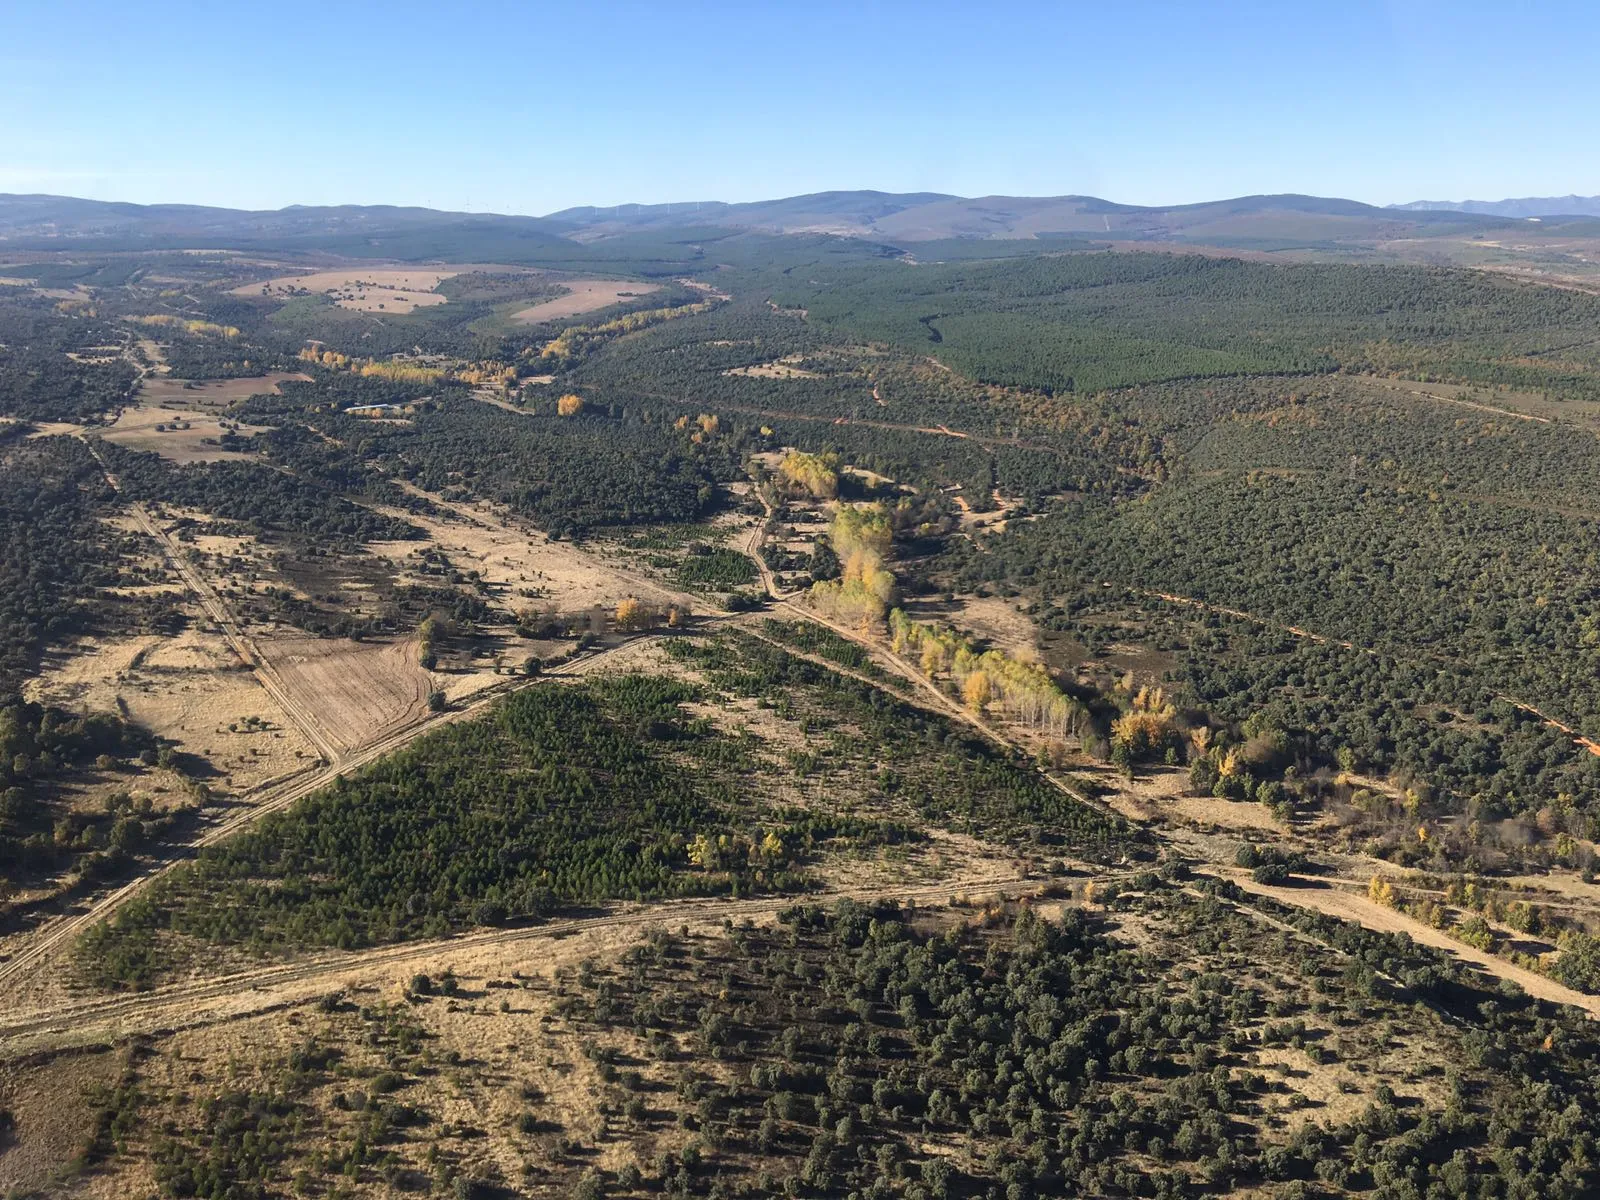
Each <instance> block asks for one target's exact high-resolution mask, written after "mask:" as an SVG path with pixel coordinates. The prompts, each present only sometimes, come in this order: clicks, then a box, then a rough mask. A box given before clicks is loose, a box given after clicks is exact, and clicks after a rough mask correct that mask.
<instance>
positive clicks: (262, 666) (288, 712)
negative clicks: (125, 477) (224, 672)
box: [83, 438, 340, 763]
mask: <svg viewBox="0 0 1600 1200" xmlns="http://www.w3.org/2000/svg"><path fill="white" fill-rule="evenodd" d="M83 442H84V445H85V446H87V447H88V448H89V453H90V454H92V455H94V460H95V462H97V463H99V464H100V470H101V473H102V474H104V475H105V477H106V482H107V483H108V484H110V485H111V487H112V489H113V490H114V491H117V492H120V491H121V490H122V485H121V483H120V482H119V481H118V479H117V477H116V475H114V474H113V473H112V472H111V470H110V468H108V467H107V466H106V461H105V459H104V458H102V457H101V455H100V450H99V447H97V446H96V445H95V444H94V443H93V442H92V441H90V440H89V439H87V438H85V439H83ZM128 510H129V512H131V513H132V514H133V519H134V521H135V522H137V524H138V525H139V527H140V528H141V529H142V530H144V532H145V533H147V534H148V535H149V536H150V537H151V538H152V539H154V540H155V542H156V544H157V545H159V546H160V547H161V550H162V553H163V554H165V555H166V558H167V561H168V562H169V563H170V564H171V565H172V569H173V570H174V571H176V572H177V573H178V577H179V578H180V579H182V580H183V582H184V584H185V585H186V586H187V587H188V589H189V590H190V591H191V592H193V593H194V596H195V599H196V600H198V601H199V602H200V607H201V608H202V609H204V610H205V613H206V615H207V616H208V617H210V618H211V620H212V621H213V622H214V623H215V624H216V626H217V628H218V630H220V631H221V633H222V636H223V638H224V639H225V640H226V641H227V643H228V645H229V646H230V647H231V648H232V650H233V652H234V653H235V654H237V655H238V656H239V661H240V662H242V663H244V664H245V665H246V666H248V667H249V668H250V669H251V671H252V673H253V674H254V675H255V677H256V681H257V682H258V683H260V684H261V687H262V690H263V691H265V692H266V693H267V695H269V696H271V697H272V699H273V700H274V701H276V703H277V705H278V707H279V708H281V709H282V710H283V712H284V715H285V716H287V717H288V718H289V720H290V721H292V722H293V723H294V725H295V727H296V728H297V729H298V730H299V731H300V733H301V736H303V737H304V738H305V739H306V741H307V742H309V743H310V744H311V745H312V746H315V747H316V749H317V753H319V754H320V755H321V756H322V758H323V760H324V761H325V762H328V763H336V762H338V761H339V757H340V755H339V751H338V749H337V748H336V747H335V745H334V743H333V741H332V739H331V738H330V737H329V736H328V735H327V732H326V731H325V730H323V729H322V727H321V725H320V723H319V722H318V721H317V718H316V714H315V713H313V712H312V711H311V710H310V709H309V708H308V707H306V706H305V705H303V704H301V703H300V702H299V700H298V699H297V698H296V697H295V696H293V695H292V694H291V691H290V689H289V688H287V687H285V686H284V683H283V680H282V679H281V678H280V677H279V675H278V672H277V670H276V669H275V668H274V667H273V665H272V663H271V662H270V661H268V659H267V657H266V656H265V655H264V654H262V653H261V649H260V647H259V646H257V645H256V644H255V642H254V640H253V639H252V638H251V637H250V635H249V634H248V633H246V632H245V629H244V626H243V625H242V624H241V623H240V621H239V620H238V618H236V617H235V616H234V615H233V611H232V610H231V609H230V608H229V607H228V605H227V603H226V602H225V601H224V600H223V599H222V597H221V596H220V595H218V594H217V592H216V590H215V589H214V588H213V587H212V586H211V585H210V584H209V583H208V582H207V581H206V580H205V579H204V578H203V577H202V576H201V575H200V572H198V571H197V570H195V569H194V567H193V565H192V564H190V562H189V561H188V559H187V558H186V557H185V556H184V554H183V551H182V550H181V549H180V548H179V546H178V544H177V542H175V541H173V540H172V537H171V535H169V534H168V533H167V531H166V530H164V529H162V528H161V527H160V526H159V525H157V524H156V522H155V521H154V520H153V519H152V518H151V516H150V514H149V512H148V511H146V509H145V507H144V505H143V504H140V503H138V502H137V501H132V502H130V503H129V505H128Z"/></svg>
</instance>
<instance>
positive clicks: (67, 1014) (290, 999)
mask: <svg viewBox="0 0 1600 1200" xmlns="http://www.w3.org/2000/svg"><path fill="white" fill-rule="evenodd" d="M1020 882H1022V880H1021V877H1020V876H1019V875H1018V874H1017V873H1016V872H1015V871H998V872H992V873H989V874H985V875H978V876H970V877H958V878H954V879H946V880H942V881H940V882H938V883H936V884H927V885H923V886H921V887H884V888H871V889H866V890H855V889H852V890H851V891H850V892H849V893H848V895H849V896H850V897H851V898H852V899H856V900H860V901H863V902H868V903H870V902H872V901H876V900H890V899H893V900H899V901H900V902H902V903H911V904H917V905H922V904H930V903H937V904H943V903H946V902H947V901H948V899H949V897H950V896H951V895H952V894H953V893H969V894H970V893H972V892H981V891H984V890H989V889H995V890H1000V889H1004V888H1008V887H1014V886H1015V885H1017V884H1018V883H1020ZM845 895H846V893H842V892H832V893H826V892H825V893H807V894H806V895H804V896H793V895H786V896H772V897H762V898H759V899H752V900H728V899H715V900H685V901H668V902H663V903H659V904H649V905H641V906H637V907H632V908H629V909H628V910H626V911H622V912H614V913H608V914H606V915H604V916H599V917H589V918H583V919H578V920H568V921H553V922H550V923H547V924H542V925H535V926H528V927H524V928H517V929H495V930H486V931H482V932H478V933H469V934H463V935H460V936H457V937H453V938H444V939H440V940H436V941H427V942H407V943H402V944H400V945H394V946H382V947H377V948H374V949H369V950H361V951H348V952H346V951H325V952H321V953H317V954H314V955H311V956H308V957H306V958H303V959H301V960H299V961H297V962H291V963H277V964H272V965H269V966H263V967H260V968H257V969H254V970H250V971H243V972H237V973H234V974H231V975H226V976H221V977H218V978H212V979H203V980H186V981H184V982H181V983H175V984H171V985H169V986H167V987H163V988H158V989H156V990H153V991H149V992H142V993H137V994H132V995H129V994H120V995H114V996H97V997H91V998H87V999H83V1000H78V1001H74V1002H72V1003H69V1004H61V1005H53V1006H51V1007H49V1008H46V1009H42V1010H36V1011H31V1012H26V1011H23V1012H9V1013H5V1014H4V1015H0V1056H3V1057H16V1056H18V1055H21V1054H26V1053H32V1052H34V1051H37V1050H39V1049H42V1048H45V1047H49V1048H52V1049H57V1048H61V1047H63V1046H68V1045H86V1044H101V1043H108V1042H111V1041H115V1040H116V1039H118V1038H122V1037H126V1036H128V1035H130V1034H134V1033H153V1032H165V1031H170V1030H174V1029H183V1028H192V1027H194V1026H198V1025H207V1024H215V1023H217V1022H220V1021H230V1020H236V1019H239V1018H242V1017H247V1016H253V1015H256V1014H258V1013H262V1012H266V1011H270V1010H273V1009H278V1008H284V1007H288V1006H291V1005H295V1004H303V1003H306V1002H308V1001H311V1000H314V999H316V998H317V997H318V996H321V995H324V994H326V993H327V992H328V991H329V990H330V989H331V988H334V987H337V986H341V985H342V984H343V983H344V982H347V981H349V980H350V979H351V977H353V976H358V975H360V974H363V973H370V972H371V971H372V970H373V969H374V968H377V967H389V968H391V969H392V968H397V967H404V966H407V965H410V964H416V965H418V966H421V965H423V964H427V963H432V962H436V961H437V960H438V959H439V958H441V957H444V956H450V955H457V954H462V953H466V952H468V951H472V950H477V949H480V948H483V947H487V946H499V945H508V944H514V943H525V942H527V943H538V942H541V941H553V940H556V939H560V938H567V937H571V936H573V935H575V934H579V933H585V932H589V931H591V930H598V929H615V928H636V929H641V930H642V929H646V928H648V927H650V926H652V925H660V924H663V923H667V922H671V923H673V924H678V923H683V922H687V921H696V922H699V921H706V920H711V921H716V920H720V919H721V918H723V917H724V916H726V917H750V916H764V915H771V914H773V913H776V912H779V911H781V910H782V909H785V908H788V907H791V906H792V905H794V904H795V903H797V902H799V901H801V900H812V901H817V900H820V901H823V902H826V901H829V900H835V899H841V898H843V897H844V896H845Z"/></svg>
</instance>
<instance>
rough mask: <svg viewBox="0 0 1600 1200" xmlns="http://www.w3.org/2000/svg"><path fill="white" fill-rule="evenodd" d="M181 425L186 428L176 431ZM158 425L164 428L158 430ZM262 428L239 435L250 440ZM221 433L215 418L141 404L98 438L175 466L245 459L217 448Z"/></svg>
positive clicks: (241, 428) (243, 428) (241, 430)
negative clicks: (157, 456)
mask: <svg viewBox="0 0 1600 1200" xmlns="http://www.w3.org/2000/svg"><path fill="white" fill-rule="evenodd" d="M180 422H181V423H182V424H183V425H185V426H187V428H185V429H178V428H175V426H176V425H178V424H179V423H180ZM158 425H160V426H164V427H165V428H162V429H157V428H156V426H158ZM264 428H265V427H263V426H256V425H240V426H239V427H238V432H239V433H240V434H241V435H242V436H244V437H250V436H251V435H252V434H255V433H260V432H262V431H263V429H264ZM224 432H225V431H224V430H223V428H222V422H221V420H220V419H219V418H217V417H215V416H212V415H209V414H203V413H188V412H182V413H179V412H174V411H171V410H169V409H163V408H150V407H148V406H146V405H143V404H140V405H136V406H135V407H133V408H125V409H123V410H122V412H121V414H120V415H119V416H118V417H117V420H116V423H115V424H113V425H112V426H111V428H110V429H108V430H106V431H105V432H104V433H103V434H102V435H101V436H103V437H104V438H105V440H106V441H108V442H115V443H116V444H117V445H119V446H126V447H127V448H128V449H130V450H153V451H155V453H157V454H159V455H161V457H162V458H166V459H170V460H171V461H173V462H177V463H193V462H221V461H222V460H223V459H228V458H246V457H248V455H246V454H244V453H243V452H242V451H239V450H225V449H223V447H222V446H221V445H219V444H218V443H219V442H220V440H221V438H222V435H223V433H224Z"/></svg>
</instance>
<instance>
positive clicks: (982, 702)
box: [961, 671, 989, 714]
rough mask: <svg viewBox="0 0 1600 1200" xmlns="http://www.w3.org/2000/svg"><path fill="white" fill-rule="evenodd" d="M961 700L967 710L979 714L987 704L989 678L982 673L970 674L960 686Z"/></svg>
mask: <svg viewBox="0 0 1600 1200" xmlns="http://www.w3.org/2000/svg"><path fill="white" fill-rule="evenodd" d="M961 698H962V699H963V700H965V701H966V703H967V707H968V708H970V709H971V710H972V711H973V712H975V713H980V714H981V713H982V712H983V710H984V707H985V706H986V705H987V704H988V703H989V677H988V676H987V675H985V674H984V673H983V672H982V671H974V672H972V674H970V675H968V676H967V679H966V682H965V683H963V684H962V685H961Z"/></svg>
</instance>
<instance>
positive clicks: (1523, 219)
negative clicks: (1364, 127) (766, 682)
mask: <svg viewBox="0 0 1600 1200" xmlns="http://www.w3.org/2000/svg"><path fill="white" fill-rule="evenodd" d="M1486 209H1494V210H1495V211H1485V210H1486ZM1562 210H1567V211H1566V212H1563V211H1562ZM1553 214H1559V215H1553ZM1534 215H1538V216H1541V218H1542V221H1541V226H1539V227H1535V229H1536V232H1532V231H1530V224H1529V222H1528V221H1527V218H1528V217H1529V216H1534ZM1596 215H1600V198H1590V199H1584V198H1582V197H1570V198H1564V199H1560V200H1537V199H1532V200H1507V201H1499V202H1496V203H1495V204H1492V205H1486V204H1481V203H1479V202H1474V201H1468V202H1464V203H1463V204H1460V205H1456V204H1449V205H1447V204H1444V203H1443V202H1440V203H1437V204H1436V203H1434V202H1418V203H1416V204H1410V205H1402V206H1391V207H1388V208H1380V207H1377V206H1374V205H1370V204H1363V203H1360V202H1358V201H1354V200H1344V199H1339V198H1330V197H1318V196H1303V195H1294V194H1285V195H1270V196H1243V197H1236V198H1233V199H1227V200H1217V201H1208V202H1204V203H1199V204H1183V205H1173V206H1168V207H1150V206H1140V205H1131V204H1118V203H1115V202H1112V201H1108V200H1103V199H1100V198H1098V197H1094V196H980V197H962V196H952V195H946V194H943V193H938V192H909V193H891V192H878V191H866V190H859V191H829V192H817V193H813V194H810V195H804V196H789V197H784V198H781V199H773V200H763V201H756V202H753V203H740V204H729V203H724V202H720V201H699V202H688V203H673V204H622V205H617V206H614V207H611V208H604V207H592V206H591V207H578V208H568V209H563V210H561V211H559V212H554V213H550V214H548V215H546V216H543V217H533V216H519V215H506V214H491V213H459V212H443V211H438V210H434V209H428V208H416V207H395V206H389V205H338V206H320V207H308V206H299V205H294V206H290V207H288V208H283V209H277V210H272V211H248V210H241V209H227V208H208V207H200V206H195V205H181V204H159V205H138V204H122V203H110V202H104V201H98V200H83V199H75V198H72V197H64V196H47V195H27V196H21V195H0V245H3V246H8V247H10V248H13V249H19V250H26V249H38V250H43V249H60V248H62V247H63V243H67V244H70V245H73V246H82V247H83V248H86V249H87V248H94V249H124V250H133V249H162V248H177V247H197V248H205V247H213V248H223V247H227V248H238V249H252V248H272V249H275V250H280V251H283V250H288V251H294V250H303V251H308V252H309V251H321V252H332V253H340V254H348V255H356V256H360V257H386V258H396V259H407V260H410V259H427V258H437V257H441V256H445V255H450V254H456V255H459V254H462V253H473V252H475V251H474V245H475V244H476V245H480V246H481V252H482V253H486V254H487V253H490V252H492V253H493V255H494V256H495V257H496V259H497V260H498V261H507V260H510V261H532V260H533V259H535V258H540V257H546V256H548V255H550V254H551V253H556V252H565V253H571V252H572V251H573V249H574V246H575V244H593V243H596V242H603V241H607V240H611V239H622V238H630V237H632V238H637V237H639V236H641V235H646V236H648V237H650V238H651V239H653V240H655V241H670V242H677V243H688V242H699V241H706V240H715V239H716V238H717V237H719V236H728V235H729V234H730V233H735V232H740V231H747V232H757V233H765V234H810V235H817V234H826V235H837V236H845V237H855V238H866V239H871V240H874V241H880V242H883V243H885V244H887V245H890V246H905V245H912V244H915V243H924V242H930V241H943V240H949V239H1051V238H1057V239H1068V240H1075V241H1077V242H1079V243H1083V242H1098V243H1130V242H1136V243H1169V244H1174V245H1193V246H1218V247H1228V248H1235V249H1240V250H1261V251H1277V250H1326V251H1332V252H1344V251H1348V250H1350V249H1351V248H1357V249H1360V248H1370V247H1373V246H1377V245H1385V244H1391V243H1396V242H1407V241H1417V240H1428V239H1434V240H1439V239H1450V238H1463V237H1467V238H1472V237H1478V238H1493V237H1495V236H1496V235H1497V234H1499V233H1502V232H1506V231H1510V230H1516V231H1517V232H1518V236H1519V237H1527V236H1530V235H1531V236H1539V237H1548V236H1553V235H1556V234H1558V233H1559V234H1560V235H1562V236H1569V237H1586V238H1587V237H1595V236H1597V235H1600V224H1597V223H1596V221H1595V219H1594V217H1595V216H1596ZM563 248H564V251H563Z"/></svg>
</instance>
